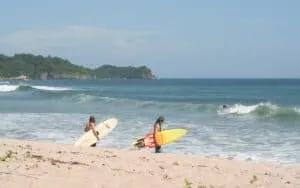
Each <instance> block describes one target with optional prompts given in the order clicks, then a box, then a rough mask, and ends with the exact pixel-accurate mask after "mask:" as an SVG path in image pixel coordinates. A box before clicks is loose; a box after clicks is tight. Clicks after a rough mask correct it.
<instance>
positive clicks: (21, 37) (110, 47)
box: [0, 26, 153, 58]
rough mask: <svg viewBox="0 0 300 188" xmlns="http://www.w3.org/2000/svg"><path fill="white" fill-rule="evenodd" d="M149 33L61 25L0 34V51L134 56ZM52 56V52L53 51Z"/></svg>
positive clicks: (139, 50)
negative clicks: (53, 27)
mask: <svg viewBox="0 0 300 188" xmlns="http://www.w3.org/2000/svg"><path fill="white" fill-rule="evenodd" d="M152 35H153V33H151V32H143V31H142V32H140V31H130V30H118V29H105V28H99V27H90V26H65V27H61V28H55V29H47V30H46V29H44V30H41V29H40V30H37V29H30V30H21V31H16V32H13V33H10V34H7V35H2V36H1V35H0V50H1V51H2V52H5V53H15V52H35V53H51V54H52V53H56V52H57V53H59V54H65V55H66V56H68V55H71V56H72V55H76V54H78V53H80V54H82V55H83V56H89V55H93V56H95V54H98V55H103V56H106V57H109V56H114V57H122V58H124V57H125V58H126V57H134V56H137V55H138V54H139V53H142V52H143V51H144V50H146V49H147V47H149V43H151V41H150V40H149V37H150V38H151V36H152ZM54 55H56V54H54Z"/></svg>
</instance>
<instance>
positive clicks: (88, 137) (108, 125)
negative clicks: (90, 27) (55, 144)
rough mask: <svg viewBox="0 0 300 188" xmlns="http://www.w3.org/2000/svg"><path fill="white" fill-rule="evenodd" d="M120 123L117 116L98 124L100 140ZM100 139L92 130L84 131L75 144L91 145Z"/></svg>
mask: <svg viewBox="0 0 300 188" xmlns="http://www.w3.org/2000/svg"><path fill="white" fill-rule="evenodd" d="M117 124H118V120H117V119H115V118H112V119H108V120H106V121H104V122H102V123H100V124H98V125H97V126H96V130H97V131H98V132H99V135H98V136H99V138H100V140H101V139H102V138H103V137H105V136H106V135H107V134H108V133H109V132H111V131H112V130H113V129H114V128H115V127H116V125H117ZM97 142H98V140H97V138H96V136H95V135H94V133H93V131H92V130H89V131H88V132H86V133H84V134H83V135H82V136H81V137H80V138H79V139H78V140H77V141H76V142H75V144H74V145H75V146H90V145H92V144H94V143H97Z"/></svg>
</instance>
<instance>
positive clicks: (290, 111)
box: [218, 103, 300, 119]
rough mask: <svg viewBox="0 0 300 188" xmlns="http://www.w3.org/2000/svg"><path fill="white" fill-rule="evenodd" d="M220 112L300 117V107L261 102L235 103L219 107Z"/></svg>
mask: <svg viewBox="0 0 300 188" xmlns="http://www.w3.org/2000/svg"><path fill="white" fill-rule="evenodd" d="M218 113H219V114H237V115H245V114H252V115H257V116H264V117H276V118H293V119H294V118H297V119H300V109H299V108H297V107H295V108H289V107H282V106H278V105H275V104H272V103H259V104H256V105H249V106H247V105H242V104H234V105H232V106H229V107H227V108H222V107H219V109H218Z"/></svg>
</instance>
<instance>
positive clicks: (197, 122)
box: [0, 79, 300, 164]
mask: <svg viewBox="0 0 300 188" xmlns="http://www.w3.org/2000/svg"><path fill="white" fill-rule="evenodd" d="M223 104H226V105H229V108H228V109H226V110H222V109H221V108H220V107H221V106H222V105H223ZM90 115H94V116H95V117H96V121H97V122H98V123H99V122H101V121H104V120H106V119H108V118H117V119H118V120H119V123H118V125H117V127H116V128H115V129H114V130H113V131H112V132H111V133H110V134H109V135H108V136H106V137H105V138H104V139H103V140H102V141H101V142H100V143H99V144H98V145H97V147H111V148H119V149H128V150H130V149H131V143H132V142H133V141H134V140H135V139H136V138H138V137H141V136H144V135H146V134H148V133H150V132H151V131H152V129H153V123H154V121H155V120H156V118H157V117H158V116H160V115H163V116H165V119H166V122H165V124H164V125H163V129H171V128H185V129H188V130H189V132H188V134H187V135H186V136H185V137H183V138H182V139H181V140H179V141H177V142H175V143H172V144H170V145H167V146H164V147H163V148H162V151H163V152H167V153H178V154H185V155H199V156H204V157H211V156H213V157H221V158H228V159H237V160H247V161H266V162H274V163H281V164H299V163H300V79H159V80H48V81H0V117H1V121H0V138H12V139H25V140H35V141H50V142H56V143H66V144H73V143H74V142H75V141H76V139H78V138H79V137H80V136H81V135H82V134H83V133H84V132H83V129H84V124H85V123H86V122H87V121H88V118H89V116H90ZM151 151H152V150H151Z"/></svg>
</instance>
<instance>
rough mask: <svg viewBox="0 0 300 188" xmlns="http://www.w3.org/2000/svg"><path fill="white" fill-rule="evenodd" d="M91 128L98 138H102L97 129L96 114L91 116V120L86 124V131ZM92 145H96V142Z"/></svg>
mask: <svg viewBox="0 0 300 188" xmlns="http://www.w3.org/2000/svg"><path fill="white" fill-rule="evenodd" d="M89 130H92V131H93V133H94V135H95V136H96V138H97V140H100V138H99V136H98V135H99V132H98V131H97V130H96V119H95V117H94V116H90V118H89V122H88V123H87V124H86V125H85V128H84V131H85V132H88V131H89ZM91 147H96V143H95V144H92V145H91Z"/></svg>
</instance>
